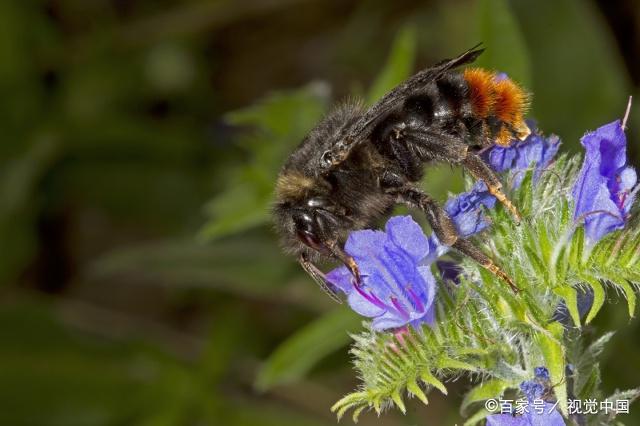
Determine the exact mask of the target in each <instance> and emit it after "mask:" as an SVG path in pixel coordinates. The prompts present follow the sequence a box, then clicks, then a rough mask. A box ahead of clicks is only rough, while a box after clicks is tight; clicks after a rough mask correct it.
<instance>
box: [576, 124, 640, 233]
mask: <svg viewBox="0 0 640 426" xmlns="http://www.w3.org/2000/svg"><path fill="white" fill-rule="evenodd" d="M580 142H581V143H582V146H584V148H585V150H586V153H585V158H584V162H583V163H582V169H581V170H580V174H579V175H578V178H577V179H576V182H575V184H574V186H573V190H572V195H573V199H574V201H575V212H574V216H573V217H574V219H575V220H584V226H585V234H586V237H587V240H588V241H589V243H591V244H593V243H595V242H597V241H599V240H600V239H601V238H602V237H604V236H605V235H606V234H608V233H610V232H613V231H615V230H618V229H622V228H623V227H624V225H625V223H626V221H627V219H628V216H629V210H630V209H631V205H632V204H633V199H634V198H635V192H632V189H633V187H634V186H635V184H636V182H637V176H636V171H635V170H634V169H633V167H630V166H627V155H626V147H627V138H626V136H625V134H624V129H623V128H622V125H621V123H620V120H616V121H614V122H613V123H609V124H606V125H604V126H602V127H600V128H599V129H597V130H596V131H594V132H591V133H587V134H586V135H584V136H583V137H582V139H581V141H580Z"/></svg>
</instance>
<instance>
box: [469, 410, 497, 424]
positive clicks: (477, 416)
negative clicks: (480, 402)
mask: <svg viewBox="0 0 640 426" xmlns="http://www.w3.org/2000/svg"><path fill="white" fill-rule="evenodd" d="M490 414H491V413H490V412H489V411H487V409H486V408H481V409H480V410H478V411H476V412H475V413H474V414H473V415H472V416H471V417H469V418H468V419H467V420H466V421H465V422H464V423H463V426H474V425H476V424H478V423H479V422H481V421H482V420H484V419H486V418H487V416H488V415H490Z"/></svg>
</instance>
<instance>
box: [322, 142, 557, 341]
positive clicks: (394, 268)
mask: <svg viewBox="0 0 640 426" xmlns="http://www.w3.org/2000/svg"><path fill="white" fill-rule="evenodd" d="M558 146H559V141H558V138H557V137H555V136H552V137H550V138H545V137H543V136H542V135H541V134H540V133H538V132H534V133H532V134H531V135H530V136H529V137H528V138H527V139H526V140H524V141H518V142H517V143H514V145H513V147H508V148H503V147H497V146H496V147H493V148H492V149H491V150H490V151H489V152H488V153H486V155H487V159H488V161H489V163H490V164H491V166H492V167H493V168H494V169H495V170H496V171H498V172H502V171H505V170H511V171H512V172H513V173H519V174H520V175H521V176H522V174H523V173H524V172H525V171H526V170H527V169H529V168H530V167H532V166H533V167H534V173H535V176H539V174H540V173H541V171H542V169H543V168H544V167H547V166H548V165H549V163H550V162H551V160H552V159H553V156H554V155H555V153H556V152H557V150H558ZM515 179H516V180H517V179H519V180H517V181H518V182H520V181H521V178H518V176H515ZM495 202H496V199H495V198H494V197H493V195H491V194H489V191H488V189H487V186H486V184H485V183H484V182H482V181H477V182H476V183H475V184H474V186H473V187H472V188H471V190H469V191H467V192H464V193H461V194H459V195H457V196H455V197H452V198H450V199H449V200H448V201H447V202H446V203H445V206H444V209H445V211H446V212H447V213H448V214H449V216H450V217H451V219H452V220H453V222H454V224H455V226H456V228H457V231H458V234H459V235H460V237H462V238H468V237H471V236H473V235H474V234H477V233H479V232H481V231H483V230H484V229H486V228H487V227H489V225H490V223H489V221H488V220H487V218H486V217H485V215H484V213H483V210H484V209H491V208H493V207H494V205H495ZM449 250H450V247H448V246H446V245H444V244H442V243H441V242H440V241H439V240H438V237H437V236H436V235H435V234H433V235H431V236H430V237H428V238H427V237H426V236H425V235H424V233H423V231H422V229H421V228H420V226H419V225H418V224H417V223H416V222H414V221H413V219H412V218H411V217H410V216H404V217H393V218H391V219H390V220H389V221H388V222H387V225H386V228H385V231H384V232H382V231H374V230H369V229H366V230H361V231H355V232H353V233H351V234H350V235H349V238H348V240H347V243H346V244H345V251H346V252H347V253H348V254H349V255H351V256H352V257H353V258H354V259H355V261H356V263H357V264H358V265H359V268H360V273H361V277H362V282H361V283H359V284H358V283H356V282H355V281H354V280H353V279H352V276H351V274H350V272H349V270H348V269H347V268H346V267H344V266H343V267H339V268H337V269H334V270H333V271H331V272H329V273H328V274H327V279H328V280H329V281H330V282H331V283H332V284H334V285H335V286H336V287H337V288H338V289H340V290H341V291H342V292H344V293H345V294H346V295H347V301H348V303H349V305H350V306H351V308H352V309H353V310H354V311H355V312H357V313H358V314H360V315H363V316H365V317H369V318H373V321H372V327H373V328H374V329H375V330H386V329H392V328H399V327H403V326H406V325H408V324H412V325H418V324H419V323H426V324H432V323H433V321H434V312H435V310H434V302H435V293H436V285H435V279H434V277H433V275H432V273H431V265H432V264H433V263H434V262H436V260H437V259H438V258H439V257H441V256H443V255H444V254H445V253H447V252H448V251H449ZM448 266H449V265H448ZM447 271H449V272H450V271H452V268H451V267H448V268H447V270H445V271H444V272H447ZM450 278H452V279H454V280H455V275H454V276H452V277H450Z"/></svg>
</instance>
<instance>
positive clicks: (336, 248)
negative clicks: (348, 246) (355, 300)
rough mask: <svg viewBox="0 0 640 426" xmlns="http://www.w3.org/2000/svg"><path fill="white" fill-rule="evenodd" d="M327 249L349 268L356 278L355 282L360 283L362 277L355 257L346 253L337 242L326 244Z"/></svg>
mask: <svg viewBox="0 0 640 426" xmlns="http://www.w3.org/2000/svg"><path fill="white" fill-rule="evenodd" d="M328 248H329V251H331V254H333V256H334V257H335V258H336V259H338V260H340V261H341V262H342V263H344V265H345V266H346V267H347V268H348V269H349V271H350V272H351V275H353V278H354V279H355V280H356V283H357V284H361V283H362V277H361V275H360V269H359V268H358V264H357V263H356V261H355V259H354V258H353V257H351V256H349V255H348V254H347V252H345V251H344V249H343V248H342V247H340V245H339V244H338V243H333V244H330V245H328Z"/></svg>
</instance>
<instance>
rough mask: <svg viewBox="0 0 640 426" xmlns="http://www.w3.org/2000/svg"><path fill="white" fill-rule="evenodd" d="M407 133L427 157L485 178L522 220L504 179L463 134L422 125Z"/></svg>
mask: <svg viewBox="0 0 640 426" xmlns="http://www.w3.org/2000/svg"><path fill="white" fill-rule="evenodd" d="M403 137H404V139H403V141H404V143H406V144H408V145H413V146H414V147H415V149H416V150H417V151H418V152H419V153H420V154H421V156H422V157H423V158H425V159H433V160H436V161H444V162H448V163H450V164H455V165H460V166H462V167H464V168H465V170H467V171H468V172H469V173H471V175H472V176H473V177H474V178H476V179H479V180H482V181H483V182H484V183H485V184H486V185H487V189H488V190H489V193H490V194H491V195H493V196H494V197H496V199H497V200H498V201H499V202H500V203H501V204H502V205H503V206H504V207H505V208H506V209H507V210H508V211H509V212H510V213H511V215H512V216H513V217H514V218H515V220H516V221H517V222H518V223H519V222H520V220H521V216H520V213H519V212H518V209H517V208H516V206H515V205H513V203H512V202H511V200H509V198H508V197H507V196H506V195H505V193H504V192H503V191H502V183H501V182H500V179H498V176H497V175H496V173H495V172H494V171H493V170H492V169H491V167H489V166H488V165H487V163H485V162H484V160H483V159H482V158H480V157H479V156H478V155H477V154H474V153H473V152H469V145H467V144H466V143H464V141H463V140H462V139H461V138H456V137H453V136H451V135H449V134H446V133H443V132H434V131H425V130H424V129H419V128H418V129H408V130H406V131H405V132H404V134H403Z"/></svg>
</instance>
